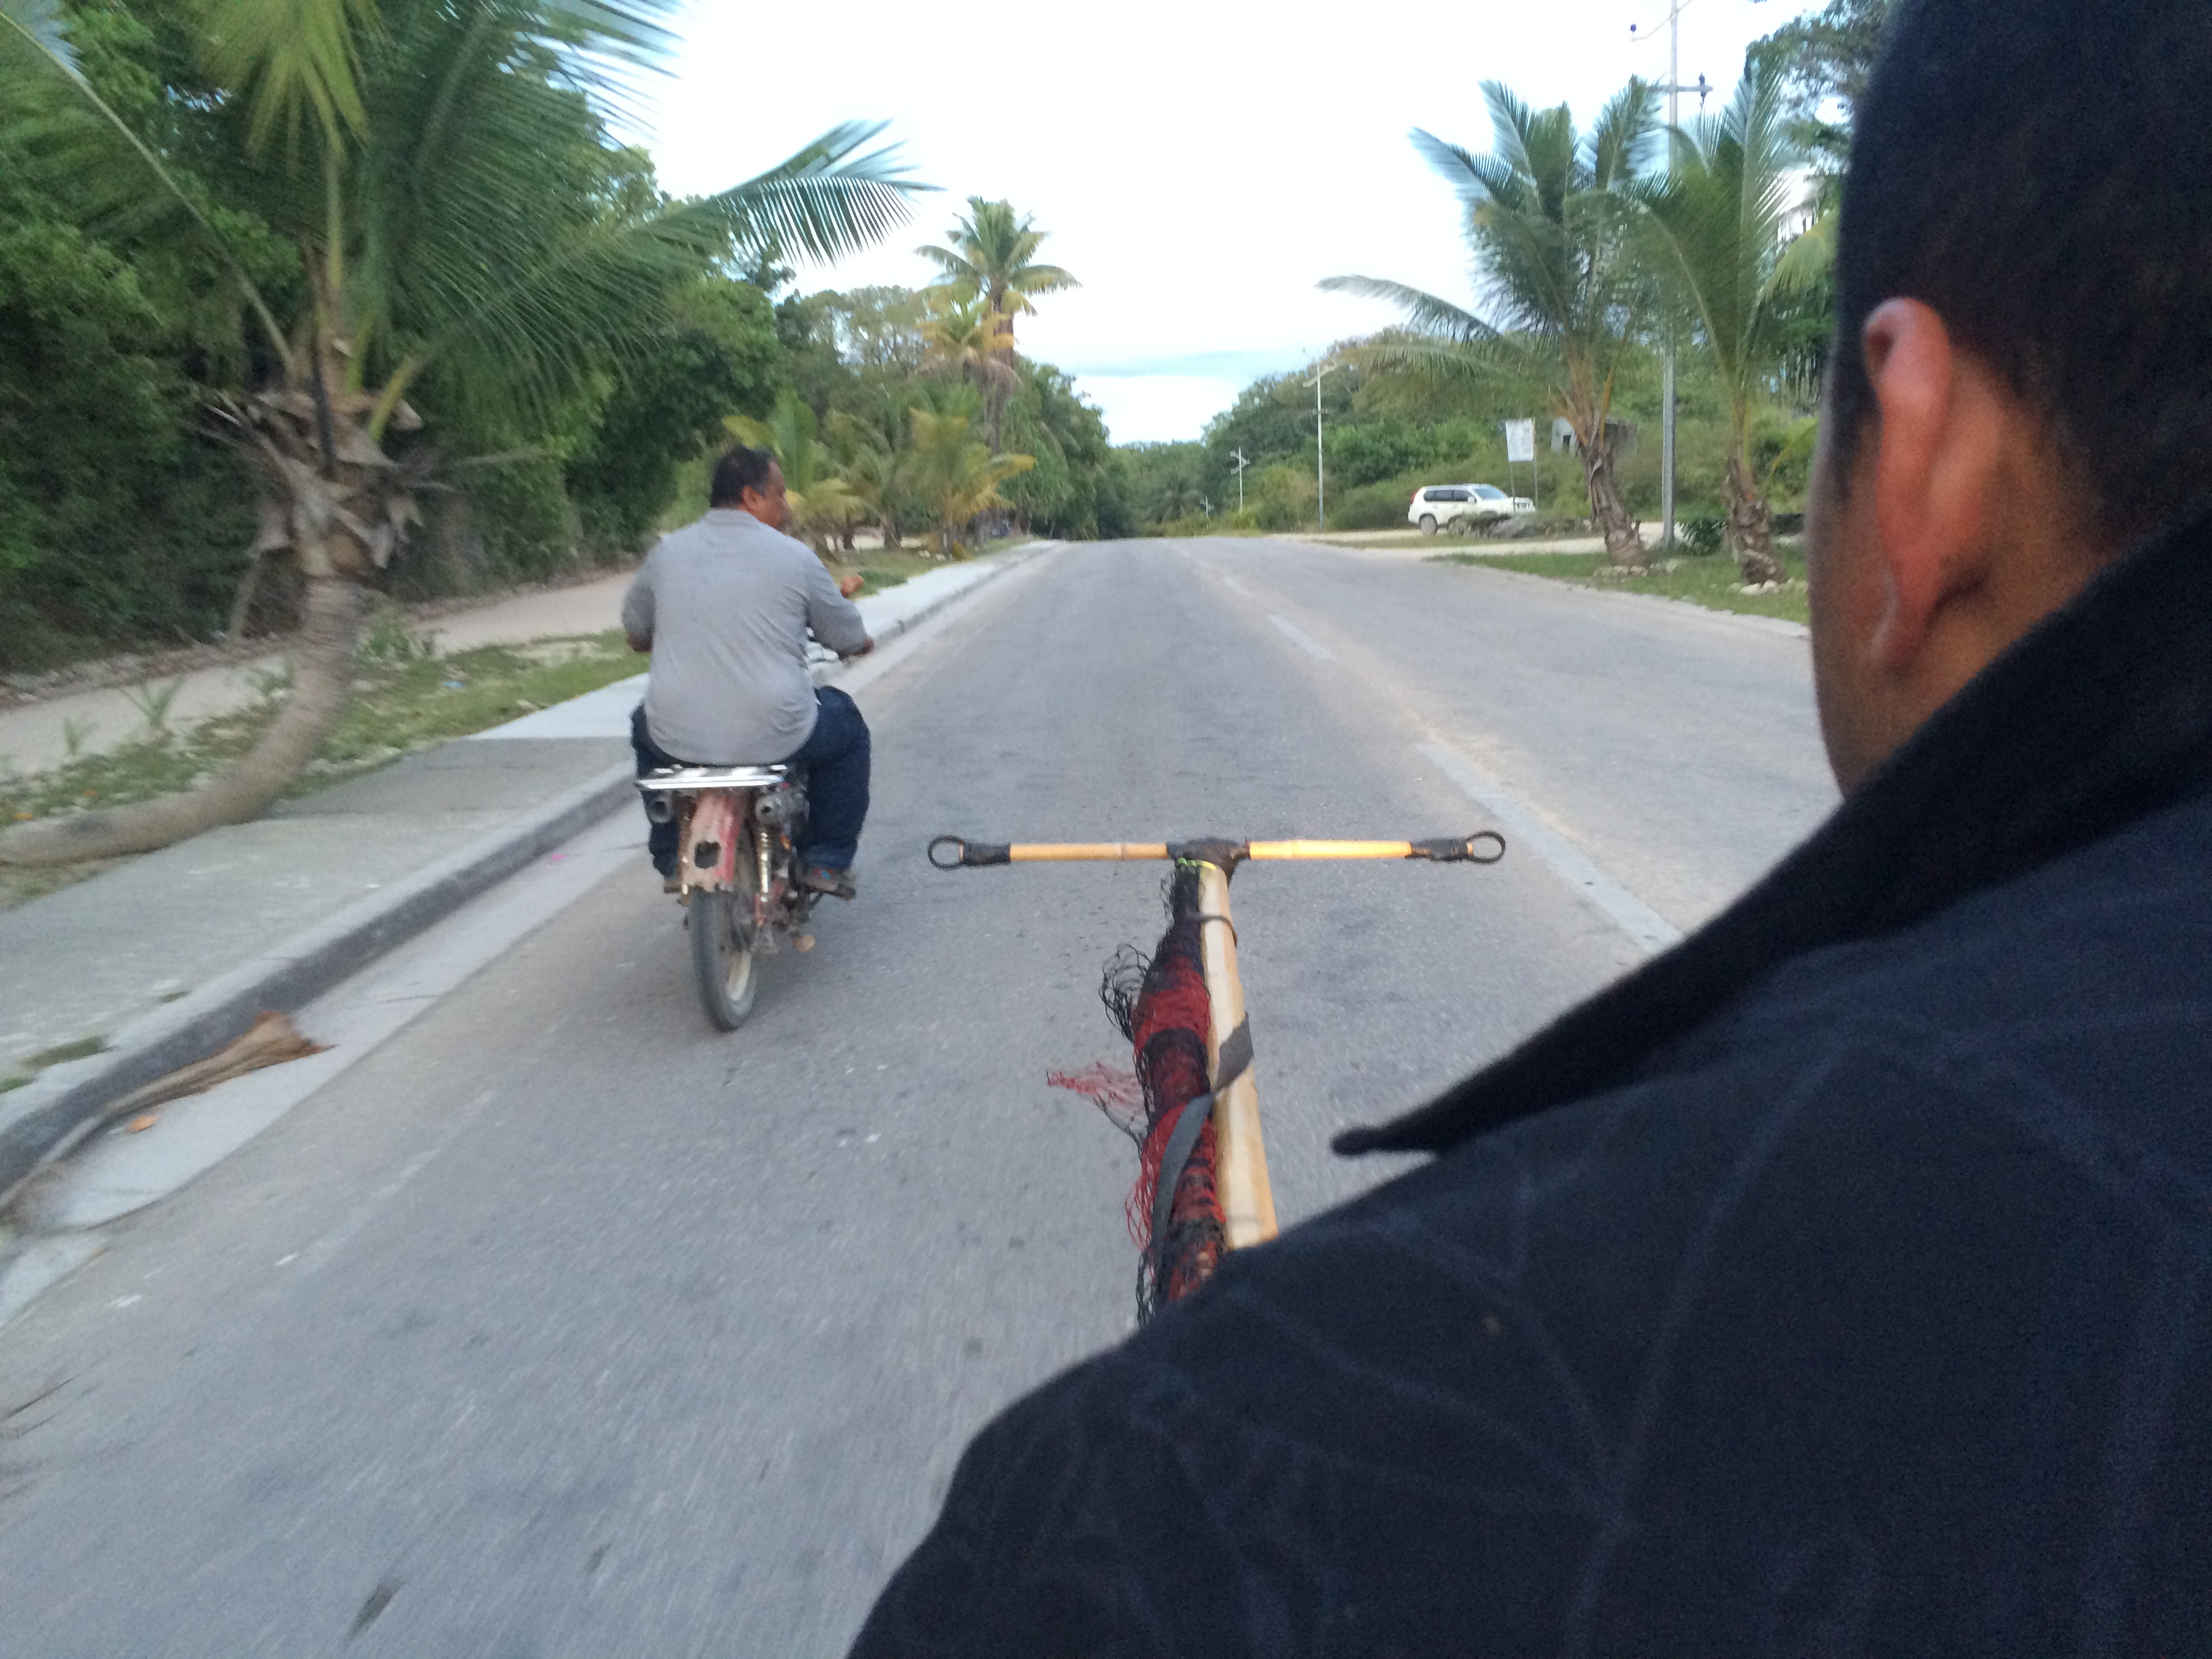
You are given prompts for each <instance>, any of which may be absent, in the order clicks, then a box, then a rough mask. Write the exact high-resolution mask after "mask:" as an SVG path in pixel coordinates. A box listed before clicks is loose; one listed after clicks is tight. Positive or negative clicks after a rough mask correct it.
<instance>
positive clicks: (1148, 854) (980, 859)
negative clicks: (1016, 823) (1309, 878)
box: [929, 829, 1505, 870]
mask: <svg viewBox="0 0 2212 1659" xmlns="http://www.w3.org/2000/svg"><path fill="white" fill-rule="evenodd" d="M1504 853H1505V838H1504V836H1501V835H1499V834H1498V832H1497V831H1496V830H1495V829H1478V830H1477V831H1475V833H1474V835H1472V836H1466V837H1464V838H1462V837H1460V836H1443V837H1441V838H1438V839H1437V840H1433V841H1309V840H1304V839H1300V840H1293V841H1252V842H1243V841H1238V842H1231V841H1187V842H1172V841H1061V842H1013V843H1012V844H1011V845H1008V844H1006V843H1003V842H970V841H967V840H964V839H963V838H962V837H961V836H938V837H937V838H936V839H935V840H933V841H932V842H930V843H929V861H930V862H931V863H932V864H933V865H935V866H937V867H938V868H939V869H940V870H957V869H959V868H961V867H962V866H969V867H974V866H981V865H994V864H1073V863H1079V862H1084V861H1091V860H1096V861H1100V862H1105V863H1121V864H1127V863H1139V862H1150V861H1154V860H1161V859H1191V860H1201V861H1205V862H1210V863H1220V864H1223V865H1225V866H1235V865H1237V863H1238V862H1240V861H1241V860H1245V859H1252V860H1291V859H1426V860H1431V861H1432V862H1435V863H1438V864H1495V863H1497V862H1498V860H1499V859H1500V858H1502V857H1504Z"/></svg>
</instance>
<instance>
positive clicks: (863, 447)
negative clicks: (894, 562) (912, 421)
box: [829, 393, 908, 547]
mask: <svg viewBox="0 0 2212 1659" xmlns="http://www.w3.org/2000/svg"><path fill="white" fill-rule="evenodd" d="M884 404H885V406H884V417H883V423H882V424H881V425H880V426H878V425H877V424H876V423H874V422H870V421H866V420H864V419H862V418H861V417H860V416H858V415H855V414H853V413H851V412H850V411H848V410H842V409H833V410H830V411H829V441H830V444H831V447H832V453H835V454H836V457H837V470H838V471H840V472H841V473H842V474H843V475H844V477H845V482H846V484H847V486H848V488H849V489H851V490H852V492H853V495H854V499H856V500H857V501H860V504H861V506H862V507H865V508H866V513H867V517H868V518H869V519H870V520H873V521H874V523H875V526H876V529H877V532H878V534H879V535H880V536H881V537H882V538H883V544H884V546H885V547H896V546H897V545H898V544H899V510H900V508H901V507H903V506H905V504H906V497H907V494H908V490H907V472H908V450H907V447H906V429H907V424H908V416H907V410H906V405H905V402H904V400H903V397H902V394H899V393H894V394H892V395H891V396H890V397H889V398H885V400H884Z"/></svg>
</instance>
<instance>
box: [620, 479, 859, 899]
mask: <svg viewBox="0 0 2212 1659" xmlns="http://www.w3.org/2000/svg"><path fill="white" fill-rule="evenodd" d="M708 501H709V502H710V503H711V505H710V506H709V507H708V512H707V514H706V516H705V517H704V518H702V519H701V520H699V521H698V522H697V523H696V524H691V525H687V526H684V528H683V529H681V530H677V531H671V532H670V533H669V534H667V535H665V536H664V537H662V538H660V541H659V544H658V545H656V546H655V547H654V548H653V551H652V552H651V553H650V554H648V555H647V556H646V561H645V564H644V566H643V567H642V568H641V569H640V570H639V571H638V573H637V580H635V581H634V582H632V583H631V584H630V589H629V595H628V596H627V597H626V598H625V599H623V633H624V634H625V635H628V637H629V644H630V648H631V649H632V650H634V651H641V652H650V653H652V657H653V666H652V670H651V678H650V679H649V680H648V681H647V689H646V694H645V701H644V702H642V703H641V704H639V705H638V708H637V712H636V713H635V714H633V715H632V716H631V717H630V745H631V747H632V748H634V749H635V750H636V751H637V770H638V775H639V776H641V777H642V776H644V775H645V774H647V772H651V771H656V770H658V769H661V768H663V767H670V766H759V765H775V764H782V765H787V766H793V767H800V768H804V769H805V771H806V773H807V775H808V780H809V781H808V786H807V794H808V800H809V808H810V810H809V812H808V816H807V821H806V823H805V827H804V828H803V829H802V830H801V831H800V834H799V860H800V865H801V872H800V876H799V880H800V881H801V883H802V884H804V885H805V887H806V888H808V889H809V890H811V891H813V892H817V893H829V894H834V895H836V896H837V897H839V898H846V899H848V898H851V897H852V896H853V895H854V882H853V860H854V855H855V854H856V853H857V851H858V849H859V846H860V826H861V823H862V822H863V821H864V820H865V819H866V817H867V814H868V726H867V722H866V720H862V719H861V718H860V709H859V708H858V707H857V706H856V705H855V704H854V702H853V700H852V698H850V697H849V696H846V695H845V693H844V692H842V691H840V690H837V689H836V687H834V686H822V687H819V688H817V686H816V685H815V684H814V683H813V680H812V678H811V676H810V674H809V672H808V668H807V661H806V638H807V630H808V629H810V628H811V629H812V630H813V633H814V636H815V637H816V638H817V639H818V640H820V641H822V643H823V644H824V645H826V646H828V647H829V648H830V649H831V650H833V651H835V652H836V653H838V654H839V655H841V656H846V657H854V656H861V655H865V654H866V653H868V652H869V651H872V650H873V649H874V648H875V641H873V640H872V639H871V638H870V637H869V636H868V630H867V626H866V623H863V622H862V621H861V619H860V608H859V607H858V606H857V605H854V603H853V599H852V596H853V595H854V593H856V592H859V591H860V577H859V576H857V575H854V576H848V577H846V578H845V580H843V581H842V583H841V582H833V581H832V580H830V578H829V572H828V571H827V570H825V569H824V568H823V566H822V561H821V560H819V559H818V558H817V557H816V556H814V553H813V551H812V550H811V549H810V548H808V547H807V546H806V544H805V543H803V542H799V541H794V540H793V539H792V538H790V537H788V536H787V535H784V534H783V533H782V531H783V525H784V520H785V519H786V518H787V515H788V513H789V511H790V507H789V503H788V501H787V498H786V496H785V494H784V487H783V469H782V468H781V466H779V465H777V464H776V460H775V457H774V456H773V455H771V454H769V453H768V452H767V451H765V450H758V449H746V448H743V447H739V448H735V449H732V450H731V451H730V452H729V453H726V454H725V455H724V456H723V457H722V458H721V459H720V461H718V462H717V463H716V464H715V466H714V479H713V483H712V485H711V488H710V489H709V491H708ZM648 821H649V820H648ZM676 837H677V827H676V825H675V824H674V823H653V824H652V826H651V829H650V832H649V833H648V835H647V839H646V847H647V851H648V852H650V853H651V854H652V855H653V867H654V868H655V869H657V870H659V872H660V873H661V876H662V878H664V879H665V880H669V881H673V880H674V879H675V875H676V859H677V851H678V848H677V840H676Z"/></svg>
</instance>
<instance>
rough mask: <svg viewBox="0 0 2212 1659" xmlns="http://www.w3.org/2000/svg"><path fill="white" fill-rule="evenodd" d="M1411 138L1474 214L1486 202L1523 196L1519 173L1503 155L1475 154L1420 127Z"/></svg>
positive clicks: (1433, 167) (1423, 157)
mask: <svg viewBox="0 0 2212 1659" xmlns="http://www.w3.org/2000/svg"><path fill="white" fill-rule="evenodd" d="M1408 137H1410V138H1411V139H1412V141H1413V148H1414V149H1417V150H1419V152H1420V154H1421V157H1422V159H1423V160H1424V161H1426V162H1428V164H1429V167H1430V168H1431V171H1433V172H1434V173H1436V174H1437V177H1438V178H1440V179H1443V181H1444V182H1445V183H1446V184H1448V185H1450V186H1451V187H1452V193H1453V194H1454V195H1455V196H1457V197H1459V199H1460V204H1461V205H1462V206H1463V207H1464V208H1466V209H1467V210H1468V212H1469V213H1470V214H1472V213H1474V211H1475V210H1477V209H1479V208H1480V207H1482V206H1484V205H1485V204H1488V203H1492V202H1497V203H1508V204H1510V203H1513V202H1515V201H1516V199H1518V198H1520V197H1522V194H1523V192H1522V190H1521V187H1520V186H1521V183H1522V181H1521V179H1520V177H1519V175H1518V174H1516V173H1515V172H1514V171H1513V168H1512V167H1511V165H1510V163H1509V162H1507V161H1504V160H1502V159H1500V158H1499V157H1497V156H1494V155H1474V153H1473V152H1472V151H1469V150H1468V149H1462V147H1461V146H1460V145H1458V144H1455V143H1448V142H1447V141H1445V140H1444V139H1442V138H1439V137H1437V136H1436V134H1434V133H1432V132H1425V131H1422V130H1421V129H1420V128H1419V127H1415V128H1414V129H1413V131H1412V132H1411V133H1410V134H1409V135H1408Z"/></svg>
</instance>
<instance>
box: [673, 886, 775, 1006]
mask: <svg viewBox="0 0 2212 1659" xmlns="http://www.w3.org/2000/svg"><path fill="white" fill-rule="evenodd" d="M750 907H751V901H750V897H749V896H747V895H745V894H744V893H728V892H720V893H706V892H695V893H693V894H692V895H691V903H690V918H691V927H690V933H691V967H692V971H693V975H694V977H696V979H697V980H698V981H699V1006H701V1007H702V1008H704V1009H705V1010H706V1011H707V1018H708V1019H709V1020H710V1021H712V1022H713V1024H714V1028H715V1030H721V1031H734V1030H737V1029H738V1026H740V1025H742V1024H744V1023H745V1016H746V1015H747V1014H750V1012H752V1011H753V992H754V990H755V988H756V987H757V985H758V983H759V978H760V973H759V966H758V963H757V961H756V959H755V957H754V955H753V926H752V919H751V915H750Z"/></svg>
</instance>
